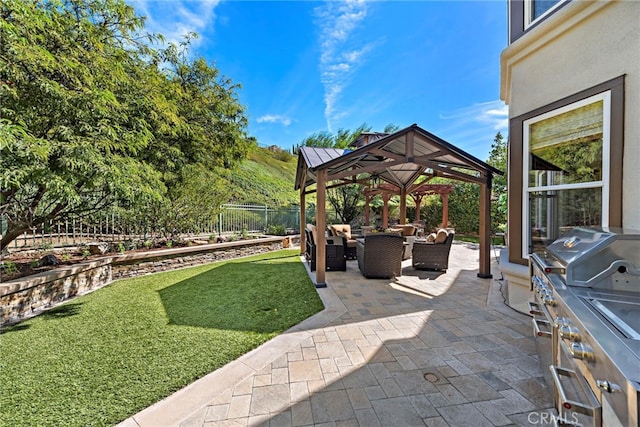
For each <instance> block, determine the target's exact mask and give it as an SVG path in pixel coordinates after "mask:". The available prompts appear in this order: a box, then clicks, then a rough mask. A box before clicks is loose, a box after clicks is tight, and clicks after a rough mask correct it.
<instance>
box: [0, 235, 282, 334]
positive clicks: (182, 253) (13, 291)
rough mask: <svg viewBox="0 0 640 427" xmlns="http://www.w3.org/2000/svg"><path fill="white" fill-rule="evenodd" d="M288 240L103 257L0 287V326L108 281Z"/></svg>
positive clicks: (259, 250)
mask: <svg viewBox="0 0 640 427" xmlns="http://www.w3.org/2000/svg"><path fill="white" fill-rule="evenodd" d="M289 242H290V240H289V237H285V238H283V237H265V238H260V239H252V240H241V241H236V242H226V243H215V244H208V245H199V246H191V247H180V248H172V249H163V250H156V251H150V252H137V253H132V254H124V255H115V256H106V257H103V258H98V259H95V260H92V261H87V262H82V263H78V264H75V265H72V266H66V267H60V268H57V269H55V270H50V271H46V272H42V273H38V274H35V275H33V276H28V277H22V278H19V279H15V280H11V281H7V282H4V283H0V328H1V327H3V326H7V325H12V324H15V323H18V322H20V321H22V320H25V319H28V318H30V317H33V316H35V315H38V314H40V313H42V312H43V311H46V310H48V309H51V308H53V307H55V306H57V305H59V304H61V303H63V302H65V301H68V300H70V299H72V298H74V297H77V296H80V295H84V294H86V293H89V292H91V291H94V290H96V289H99V288H102V287H104V286H106V285H108V284H110V283H111V282H113V281H114V280H118V279H123V278H128V277H136V276H142V275H145V274H152V273H158V272H161V271H167V270H174V269H177V268H183V267H190V266H194V265H200V264H206V263H210V262H213V261H221V260H226V259H233V258H239V257H243V256H249V255H254V254H258V253H264V252H271V251H275V250H279V249H282V248H284V247H288V246H289Z"/></svg>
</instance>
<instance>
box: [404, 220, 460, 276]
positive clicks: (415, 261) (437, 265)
mask: <svg viewBox="0 0 640 427" xmlns="http://www.w3.org/2000/svg"><path fill="white" fill-rule="evenodd" d="M454 235H455V233H453V232H447V231H446V230H440V231H438V235H437V237H436V238H435V240H434V241H432V242H430V241H427V240H416V241H415V242H413V254H412V260H411V265H413V267H414V268H417V269H419V270H443V271H446V270H447V268H449V253H450V252H451V244H452V243H453V237H454Z"/></svg>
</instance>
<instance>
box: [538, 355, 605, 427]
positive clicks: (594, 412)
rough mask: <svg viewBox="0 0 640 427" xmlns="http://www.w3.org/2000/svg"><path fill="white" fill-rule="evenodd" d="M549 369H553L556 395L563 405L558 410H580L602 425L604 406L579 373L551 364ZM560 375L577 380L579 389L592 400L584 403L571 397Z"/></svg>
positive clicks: (559, 402)
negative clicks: (568, 395)
mask: <svg viewBox="0 0 640 427" xmlns="http://www.w3.org/2000/svg"><path fill="white" fill-rule="evenodd" d="M549 369H550V370H551V377H552V378H553V384H554V386H555V387H554V388H555V391H556V397H559V399H556V402H557V403H558V405H559V406H561V407H559V408H558V412H559V413H560V414H562V411H563V410H566V411H573V412H579V413H581V414H585V415H588V416H590V417H592V418H593V421H594V425H597V426H599V425H601V423H602V406H601V405H600V402H598V399H596V397H595V396H594V395H593V392H591V390H590V389H589V387H588V386H586V388H585V384H583V383H582V381H580V378H579V377H578V374H577V373H576V372H575V371H572V370H571V369H565V368H561V367H560V366H556V365H551V366H549ZM560 375H564V376H566V377H570V378H571V379H572V380H573V381H574V382H576V383H577V387H578V389H579V390H581V391H582V394H583V395H584V396H585V397H586V398H587V399H588V400H590V402H589V403H583V402H578V401H576V400H572V399H569V398H568V397H567V393H566V392H565V390H564V387H563V386H562V383H561V381H560Z"/></svg>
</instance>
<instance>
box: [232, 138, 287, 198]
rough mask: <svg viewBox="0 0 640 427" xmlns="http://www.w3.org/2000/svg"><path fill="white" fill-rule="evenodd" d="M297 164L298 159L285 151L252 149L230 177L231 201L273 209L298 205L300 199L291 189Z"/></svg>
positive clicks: (261, 148)
mask: <svg viewBox="0 0 640 427" xmlns="http://www.w3.org/2000/svg"><path fill="white" fill-rule="evenodd" d="M296 164H297V157H296V156H293V155H291V154H290V153H288V152H286V151H279V150H276V151H273V150H270V149H267V148H263V147H257V146H256V147H253V148H252V149H251V151H250V153H249V156H248V158H247V160H245V161H244V162H242V164H241V165H240V167H239V169H238V170H237V171H236V172H234V173H233V175H232V177H231V182H232V186H233V188H232V190H231V192H232V196H231V200H232V201H233V202H234V203H245V204H259V205H267V206H274V207H275V206H289V205H292V204H298V202H299V195H298V192H297V191H295V190H294V189H293V186H294V181H295V177H296Z"/></svg>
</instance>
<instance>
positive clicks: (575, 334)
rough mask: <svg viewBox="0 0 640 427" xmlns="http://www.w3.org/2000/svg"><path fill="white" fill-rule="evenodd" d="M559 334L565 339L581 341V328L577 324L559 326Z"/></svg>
mask: <svg viewBox="0 0 640 427" xmlns="http://www.w3.org/2000/svg"><path fill="white" fill-rule="evenodd" d="M558 334H559V335H560V338H563V339H565V340H569V341H574V342H578V341H580V329H578V328H576V327H575V326H570V325H562V326H560V327H558Z"/></svg>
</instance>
